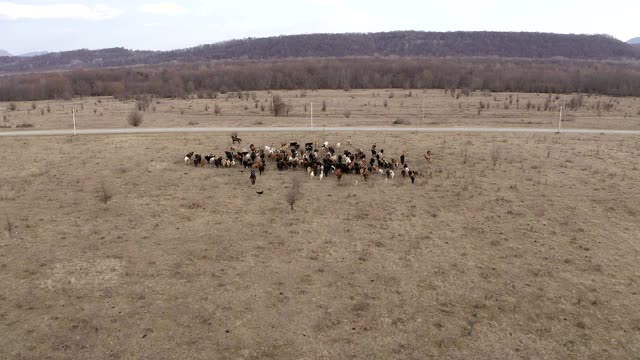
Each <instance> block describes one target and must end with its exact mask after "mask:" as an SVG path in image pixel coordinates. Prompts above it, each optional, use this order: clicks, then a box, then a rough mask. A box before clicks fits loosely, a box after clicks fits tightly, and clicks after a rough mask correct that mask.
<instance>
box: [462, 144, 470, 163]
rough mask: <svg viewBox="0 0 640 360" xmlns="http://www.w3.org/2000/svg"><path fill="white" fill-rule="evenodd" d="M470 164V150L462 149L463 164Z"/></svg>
mask: <svg viewBox="0 0 640 360" xmlns="http://www.w3.org/2000/svg"><path fill="white" fill-rule="evenodd" d="M467 162H469V149H467V148H466V147H465V148H463V149H462V163H463V164H466V163H467Z"/></svg>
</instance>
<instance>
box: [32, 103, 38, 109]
mask: <svg viewBox="0 0 640 360" xmlns="http://www.w3.org/2000/svg"><path fill="white" fill-rule="evenodd" d="M31 108H32V109H33V110H35V109H37V108H38V104H36V103H35V102H32V103H31Z"/></svg>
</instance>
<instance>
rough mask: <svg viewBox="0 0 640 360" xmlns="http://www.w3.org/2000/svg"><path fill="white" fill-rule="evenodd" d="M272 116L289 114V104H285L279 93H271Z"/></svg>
mask: <svg viewBox="0 0 640 360" xmlns="http://www.w3.org/2000/svg"><path fill="white" fill-rule="evenodd" d="M271 111H272V113H273V116H282V115H288V114H289V105H287V104H286V103H285V102H284V100H282V98H281V97H280V95H273V107H272V108H271Z"/></svg>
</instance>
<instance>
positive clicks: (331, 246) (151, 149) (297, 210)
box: [0, 92, 640, 359]
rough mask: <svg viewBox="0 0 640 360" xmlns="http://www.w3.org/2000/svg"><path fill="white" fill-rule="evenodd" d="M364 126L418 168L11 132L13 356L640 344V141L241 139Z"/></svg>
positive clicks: (138, 139)
mask: <svg viewBox="0 0 640 360" xmlns="http://www.w3.org/2000/svg"><path fill="white" fill-rule="evenodd" d="M352 93H354V94H359V93H358V92H352ZM396 95H397V96H399V95H400V92H396ZM534 96H535V95H534ZM381 98H382V97H378V98H373V97H371V96H370V92H369V93H368V95H366V96H365V94H364V93H363V94H362V97H360V98H359V100H360V102H363V101H365V99H366V101H369V100H370V101H372V102H376V101H377V102H380V101H381ZM404 100H405V101H410V100H411V99H404ZM92 101H93V100H92ZM396 101H397V102H400V101H402V100H400V99H395V98H394V102H396ZM469 102H470V103H471V100H469ZM473 102H476V101H475V100H474V101H473ZM192 103H193V104H200V103H199V101H193V102H192ZM102 104H103V105H98V106H109V107H110V108H111V109H112V110H111V111H114V112H115V111H118V110H116V108H117V107H118V106H121V105H120V104H119V103H114V102H108V101H106V100H104V101H103V103H102ZM169 104H170V103H169V102H168V100H161V104H159V105H157V106H158V107H159V108H162V111H160V109H158V114H163V115H162V117H160V115H158V118H154V116H153V115H151V114H148V115H149V121H148V122H146V123H145V126H152V125H153V126H162V125H163V124H165V123H168V122H169V117H170V116H169V113H168V112H167V111H166V107H167V106H168V105H169ZM221 104H222V105H223V106H231V105H230V104H226V103H224V102H221ZM61 105H62V103H56V104H55V105H54V106H55V107H59V106H61ZM65 106H66V108H67V109H68V105H65ZM195 106H196V105H194V107H195ZM198 106H200V105H198ZM378 106H380V105H378ZM92 108H93V107H92V106H91V107H89V106H85V110H84V111H85V112H86V113H89V112H90V111H91V109H92ZM122 109H123V110H122V111H124V105H122ZM101 111H102V110H101ZM192 111H194V112H195V111H196V109H194V110H192ZM198 111H199V110H198ZM332 111H333V110H332ZM395 111H398V112H399V111H400V108H399V107H397V108H396V110H395ZM56 113H57V114H59V112H58V110H57V109H56ZM534 114H536V115H537V114H538V113H537V112H535V113H534ZM174 115H175V114H174ZM38 116H40V115H38ZM32 117H33V120H31V121H32V122H33V123H34V124H36V126H37V127H46V126H49V125H48V124H47V123H46V122H45V121H44V119H47V115H45V116H44V117H43V118H42V119H43V120H42V121H40V120H37V119H39V118H37V117H36V116H33V115H32ZM176 117H177V115H176ZM190 117H193V118H202V119H205V118H209V119H212V120H211V121H212V122H213V121H215V117H213V116H208V117H207V116H204V115H203V116H201V117H196V115H190ZM105 118H111V119H112V120H110V121H105V122H98V123H96V124H95V127H101V126H105V127H106V126H122V125H123V124H121V123H118V121H120V120H117V121H116V120H115V119H116V118H119V116H117V117H116V116H114V115H113V113H109V114H108V115H107V114H105ZM357 118H361V119H364V116H362V117H360V116H358V117H356V119H357ZM151 119H153V120H151ZM225 119H226V120H225V121H228V122H232V121H233V120H232V117H227V118H225ZM331 119H335V120H331ZM381 119H382V118H378V120H379V121H383V120H381ZM384 119H385V120H384V121H385V122H386V121H388V119H386V118H384ZM472 119H473V117H469V121H472ZM578 119H580V118H578ZM378 120H376V121H378ZM56 121H58V122H59V123H61V122H62V120H56ZM203 121H204V120H203ZM247 121H249V120H247ZM251 121H252V120H251ZM263 121H268V120H267V119H264V120H263ZM330 121H337V117H334V118H327V122H330ZM341 121H344V120H341ZM494 121H495V120H494ZM576 123H577V124H579V121H578V120H576ZM55 124H56V125H55V126H52V127H59V126H58V125H57V124H58V123H55ZM243 124H244V123H243ZM201 125H203V124H201ZM349 135H351V136H352V138H353V142H354V146H360V147H362V148H364V149H369V147H370V145H371V143H373V142H376V143H377V144H378V147H379V148H383V149H385V154H389V156H391V155H393V154H399V152H400V150H401V148H403V147H407V148H408V149H409V154H408V161H409V163H410V164H411V166H412V167H413V168H414V169H418V170H419V171H420V172H421V176H420V177H419V178H418V179H417V181H416V184H415V185H412V184H411V182H410V181H408V180H403V179H402V178H401V177H400V176H397V177H396V178H395V179H394V180H393V181H390V182H385V180H384V179H383V178H382V177H381V176H378V175H376V176H373V178H372V179H370V180H369V182H367V183H364V182H363V181H362V179H361V178H359V177H358V178H359V179H360V180H359V183H358V185H355V180H356V179H357V177H355V176H345V177H344V178H343V180H342V181H341V182H340V183H338V182H337V181H336V179H335V177H333V176H332V177H329V178H326V179H323V180H322V181H320V180H319V179H318V178H315V179H311V178H309V177H306V176H303V174H304V171H297V172H293V171H287V172H278V171H277V170H275V166H274V165H273V164H270V165H269V168H268V170H267V173H266V174H265V175H262V176H259V177H258V181H257V184H256V186H255V187H252V186H251V185H250V184H249V174H248V173H247V172H246V171H244V172H243V171H242V169H241V168H234V169H218V170H216V169H211V168H198V169H196V168H192V167H186V166H185V165H184V163H183V162H182V157H183V156H184V154H185V153H186V152H188V151H192V150H193V151H196V152H200V153H205V152H206V153H208V152H209V151H213V152H214V153H217V154H219V153H220V151H222V150H223V149H225V148H226V147H227V146H229V145H230V139H229V138H228V136H227V134H216V135H212V134H206V135H204V134H194V135H147V136H82V137H75V138H72V137H37V138H7V139H2V141H0V168H1V169H2V176H1V179H2V181H1V182H0V220H1V223H2V227H1V228H0V230H2V231H1V232H0V288H1V289H2V291H1V292H0V357H1V358H3V359H62V358H73V359H108V358H113V359H142V358H149V359H319V358H327V359H337V358H358V359H393V358H397V359H429V358H434V359H435V358H451V359H474V358H475V359H540V358H545V359H631V358H637V356H638V354H640V313H639V312H638V309H640V263H639V262H638V258H639V256H640V242H639V239H640V184H639V183H638V178H640V169H639V163H638V158H639V156H640V139H638V138H637V137H633V136H627V137H625V136H601V135H597V136H577V135H561V136H559V135H525V134H518V135H515V134H513V135H511V134H465V135H457V134H433V135H432V134H409V133H408V134H366V135H361V134H340V135H338V134H331V133H315V134H307V135H303V134H299V133H297V134H284V133H283V134H273V133H271V134H250V133H246V134H245V133H243V134H242V137H243V139H244V141H245V143H247V144H249V143H255V144H271V143H276V144H277V143H280V142H281V141H290V140H298V141H304V140H315V139H317V138H321V139H327V140H329V141H331V142H337V141H342V142H343V143H344V140H345V138H346V137H347V136H349ZM427 150H432V151H433V152H434V162H433V163H432V164H426V163H425V161H424V160H423V159H422V156H421V154H423V153H424V152H426V151H427ZM295 176H300V177H302V178H301V179H300V180H301V184H302V189H301V197H300V198H299V199H298V201H297V202H296V203H295V205H294V210H293V211H291V210H290V207H289V205H288V204H287V192H288V188H289V187H290V186H291V183H292V178H293V177H295ZM256 191H264V194H263V195H261V196H259V195H257V194H256Z"/></svg>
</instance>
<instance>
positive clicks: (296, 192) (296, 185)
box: [287, 176, 302, 211]
mask: <svg viewBox="0 0 640 360" xmlns="http://www.w3.org/2000/svg"><path fill="white" fill-rule="evenodd" d="M301 189H302V181H301V180H300V177H298V176H293V177H291V187H290V188H289V192H288V193H287V204H289V206H291V210H292V211H293V205H295V203H296V201H298V200H299V199H300V195H301V194H302V192H301Z"/></svg>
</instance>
